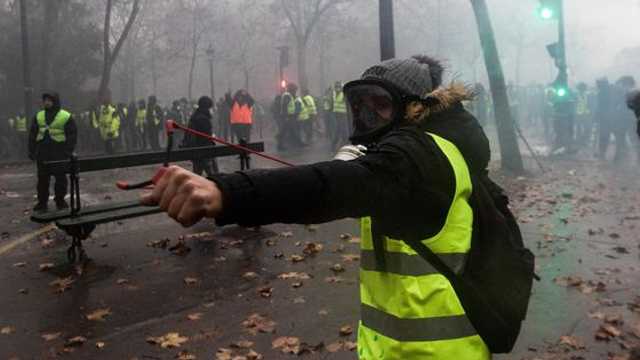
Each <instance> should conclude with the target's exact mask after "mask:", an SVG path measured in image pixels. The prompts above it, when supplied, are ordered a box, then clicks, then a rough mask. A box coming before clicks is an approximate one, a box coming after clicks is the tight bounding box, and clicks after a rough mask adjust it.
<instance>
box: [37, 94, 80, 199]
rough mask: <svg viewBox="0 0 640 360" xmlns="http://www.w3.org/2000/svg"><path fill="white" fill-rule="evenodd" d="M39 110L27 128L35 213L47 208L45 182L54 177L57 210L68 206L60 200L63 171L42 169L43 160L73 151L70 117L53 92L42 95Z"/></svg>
mask: <svg viewBox="0 0 640 360" xmlns="http://www.w3.org/2000/svg"><path fill="white" fill-rule="evenodd" d="M42 104H43V110H41V111H39V112H38V113H37V114H36V116H35V117H34V119H33V121H32V123H31V129H30V131H29V158H30V159H31V160H34V161H36V163H37V165H38V185H37V190H38V203H37V204H36V206H35V207H34V208H33V210H34V211H36V212H43V211H47V208H48V201H49V182H50V181H51V176H54V177H55V180H56V182H55V186H54V193H55V197H54V200H55V203H56V207H57V208H58V210H62V209H66V208H68V207H69V206H68V204H67V203H66V201H65V200H64V197H65V196H66V195H67V177H66V176H65V174H50V173H48V172H46V171H45V169H44V168H43V166H42V165H43V163H44V162H45V161H54V160H64V159H68V158H69V156H70V155H71V154H72V153H73V151H74V149H75V146H76V140H77V129H76V123H75V121H74V120H73V116H72V115H71V114H70V113H69V112H68V111H66V110H63V109H61V108H60V97H59V96H58V94H56V93H54V92H47V93H44V94H43V95H42Z"/></svg>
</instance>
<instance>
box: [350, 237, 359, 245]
mask: <svg viewBox="0 0 640 360" xmlns="http://www.w3.org/2000/svg"><path fill="white" fill-rule="evenodd" d="M349 242H350V243H351V244H360V238H359V237H357V236H352V237H351V239H349Z"/></svg>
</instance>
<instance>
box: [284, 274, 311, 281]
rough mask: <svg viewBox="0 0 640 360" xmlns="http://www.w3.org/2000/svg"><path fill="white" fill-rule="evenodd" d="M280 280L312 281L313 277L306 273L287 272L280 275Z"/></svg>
mask: <svg viewBox="0 0 640 360" xmlns="http://www.w3.org/2000/svg"><path fill="white" fill-rule="evenodd" d="M278 279H283V280H287V279H296V280H308V279H311V276H310V275H309V274H307V273H305V272H286V273H282V274H280V275H278Z"/></svg>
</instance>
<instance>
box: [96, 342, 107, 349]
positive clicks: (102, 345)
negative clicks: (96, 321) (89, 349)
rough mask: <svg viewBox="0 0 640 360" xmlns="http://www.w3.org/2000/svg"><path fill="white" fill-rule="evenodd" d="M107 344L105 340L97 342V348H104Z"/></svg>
mask: <svg viewBox="0 0 640 360" xmlns="http://www.w3.org/2000/svg"><path fill="white" fill-rule="evenodd" d="M105 345H106V344H105V343H104V342H102V341H98V342H96V348H98V349H103V348H104V347H105Z"/></svg>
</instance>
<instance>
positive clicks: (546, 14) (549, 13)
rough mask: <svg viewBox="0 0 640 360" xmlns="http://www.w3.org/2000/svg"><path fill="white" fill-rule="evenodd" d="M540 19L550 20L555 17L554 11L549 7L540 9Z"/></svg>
mask: <svg viewBox="0 0 640 360" xmlns="http://www.w3.org/2000/svg"><path fill="white" fill-rule="evenodd" d="M540 17H541V18H543V19H545V20H549V19H551V18H552V17H553V10H552V9H550V8H548V7H543V8H541V9H540Z"/></svg>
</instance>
